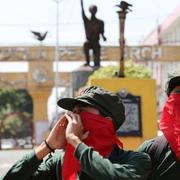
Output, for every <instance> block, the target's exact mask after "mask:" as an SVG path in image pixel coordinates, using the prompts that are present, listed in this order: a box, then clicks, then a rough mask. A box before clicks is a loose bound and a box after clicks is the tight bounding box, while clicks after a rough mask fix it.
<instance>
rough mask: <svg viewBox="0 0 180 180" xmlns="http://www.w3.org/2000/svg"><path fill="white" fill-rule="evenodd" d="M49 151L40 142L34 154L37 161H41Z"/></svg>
mask: <svg viewBox="0 0 180 180" xmlns="http://www.w3.org/2000/svg"><path fill="white" fill-rule="evenodd" d="M50 152H51V150H50V149H49V148H48V147H47V146H46V144H45V143H44V142H42V143H41V144H40V145H39V146H38V147H37V148H35V154H36V157H37V159H38V160H42V159H43V158H44V157H45V156H46V155H47V154H49V153H50Z"/></svg>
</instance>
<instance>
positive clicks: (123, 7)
mask: <svg viewBox="0 0 180 180" xmlns="http://www.w3.org/2000/svg"><path fill="white" fill-rule="evenodd" d="M116 6H118V7H119V8H120V11H118V12H117V13H118V15H119V36H120V38H119V45H120V70H119V77H124V47H125V40H124V28H125V20H126V14H127V13H128V12H129V11H131V10H130V9H129V6H132V5H131V4H129V3H127V2H125V1H121V2H120V5H116Z"/></svg>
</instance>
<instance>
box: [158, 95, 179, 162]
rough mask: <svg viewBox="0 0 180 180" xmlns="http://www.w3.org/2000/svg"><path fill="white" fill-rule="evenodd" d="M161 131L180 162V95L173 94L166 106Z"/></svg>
mask: <svg viewBox="0 0 180 180" xmlns="http://www.w3.org/2000/svg"><path fill="white" fill-rule="evenodd" d="M160 129H161V130H162V132H163V134H164V136H165V137H166V139H167V141H168V142H169V144H170V146H171V149H172V151H173V152H174V153H175V155H176V157H177V159H178V160H180V94H175V93H173V94H171V95H170V96H169V98H168V99H167V101H166V104H165V106H164V109H163V112H162V117H161V121H160Z"/></svg>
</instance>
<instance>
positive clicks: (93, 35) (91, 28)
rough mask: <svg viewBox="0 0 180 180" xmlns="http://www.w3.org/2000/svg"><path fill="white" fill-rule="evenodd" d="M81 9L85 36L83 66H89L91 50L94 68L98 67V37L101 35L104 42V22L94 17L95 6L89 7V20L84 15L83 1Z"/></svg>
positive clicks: (99, 54)
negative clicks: (84, 61)
mask: <svg viewBox="0 0 180 180" xmlns="http://www.w3.org/2000/svg"><path fill="white" fill-rule="evenodd" d="M81 8H82V18H83V22H84V28H85V34H86V42H85V43H84V45H83V48H84V54H85V58H86V63H85V64H84V66H89V65H90V55H89V51H90V50H91V49H92V50H93V56H94V57H93V58H94V67H99V66H100V56H101V46H100V44H99V40H100V35H102V38H103V40H104V41H106V37H105V36H104V22H103V21H102V20H100V19H97V18H96V16H95V15H96V12H97V6H95V5H91V6H90V7H89V11H90V13H91V18H90V19H88V18H87V16H86V15H85V12H84V5H83V0H81Z"/></svg>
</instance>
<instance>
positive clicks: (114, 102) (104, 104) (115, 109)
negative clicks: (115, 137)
mask: <svg viewBox="0 0 180 180" xmlns="http://www.w3.org/2000/svg"><path fill="white" fill-rule="evenodd" d="M82 103H85V104H88V105H90V106H93V107H95V108H97V109H98V110H99V111H100V112H101V113H102V115H104V116H107V117H108V116H109V117H111V118H112V121H113V124H114V127H115V129H116V130H117V129H119V127H120V126H121V125H122V124H123V122H124V120H125V109H124V105H123V103H122V101H121V99H120V97H119V96H118V95H115V94H113V93H112V92H110V91H107V90H105V89H103V88H100V87H97V86H91V87H89V88H87V89H85V90H84V91H83V92H82V94H81V95H80V96H77V97H75V98H62V99H60V100H58V102H57V104H58V106H60V107H61V108H63V109H67V110H70V111H72V110H73V108H74V107H75V105H77V104H82Z"/></svg>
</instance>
